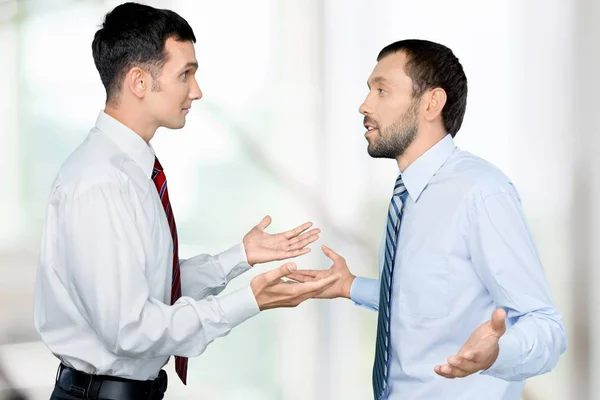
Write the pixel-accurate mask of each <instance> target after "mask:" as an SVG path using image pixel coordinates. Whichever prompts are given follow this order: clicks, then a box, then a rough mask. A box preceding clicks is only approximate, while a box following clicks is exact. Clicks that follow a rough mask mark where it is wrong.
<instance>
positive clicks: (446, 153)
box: [402, 134, 456, 202]
mask: <svg viewBox="0 0 600 400" xmlns="http://www.w3.org/2000/svg"><path fill="white" fill-rule="evenodd" d="M455 149H456V145H455V144H454V141H453V140H452V135H449V134H448V135H446V136H444V138H443V139H442V140H440V141H439V142H437V143H436V144H435V145H433V147H431V148H430V149H429V150H427V151H426V152H425V153H423V154H422V155H421V156H420V157H419V158H417V159H416V160H415V161H414V162H413V163H412V164H410V165H409V166H408V168H406V170H404V172H402V181H403V182H404V186H406V190H407V191H408V194H409V195H410V198H411V199H412V200H413V201H414V202H416V201H417V200H418V199H419V196H421V193H422V192H423V190H425V187H426V186H427V184H428V183H429V181H430V180H431V178H433V176H434V175H435V173H436V172H437V171H438V170H439V169H440V168H441V167H442V165H444V163H445V162H446V160H448V158H450V155H451V154H452V153H453V152H454V150H455Z"/></svg>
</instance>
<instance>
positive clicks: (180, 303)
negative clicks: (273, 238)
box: [34, 112, 259, 380]
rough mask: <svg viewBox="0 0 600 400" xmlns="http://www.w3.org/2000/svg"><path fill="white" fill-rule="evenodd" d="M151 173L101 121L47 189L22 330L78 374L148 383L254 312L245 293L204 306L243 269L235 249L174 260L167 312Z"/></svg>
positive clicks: (163, 249) (137, 149)
mask: <svg viewBox="0 0 600 400" xmlns="http://www.w3.org/2000/svg"><path fill="white" fill-rule="evenodd" d="M153 166H154V151H153V149H152V147H151V146H150V145H148V144H147V143H146V142H145V141H144V140H143V139H141V138H140V137H139V136H138V135H137V134H135V133H134V132H133V131H132V130H130V129H129V128H127V127H126V126H125V125H123V124H121V123H120V122H118V121H117V120H115V119H113V118H112V117H110V116H108V115H107V114H105V113H104V112H101V113H100V115H99V116H98V119H97V122H96V126H95V128H93V129H92V130H91V131H90V133H89V136H88V137H87V138H86V139H85V141H84V142H83V143H82V144H81V145H80V146H79V147H78V148H77V149H76V150H75V151H74V152H73V153H72V154H71V155H70V157H69V158H68V159H67V160H66V162H65V163H64V165H63V166H62V167H61V169H60V171H59V173H58V176H57V178H56V180H55V182H54V184H53V187H52V192H51V195H50V199H49V202H48V207H47V215H46V220H45V224H44V229H43V235H42V244H41V254H40V263H39V266H38V272H37V278H36V287H35V306H34V307H35V309H34V319H35V326H36V329H37V330H38V332H39V333H40V335H41V337H42V340H43V341H44V343H45V344H46V346H47V347H48V348H49V349H50V351H51V352H52V353H54V354H55V355H56V356H57V357H58V358H59V359H60V360H61V361H62V362H63V363H64V364H66V365H68V366H70V367H72V368H75V369H77V370H79V371H83V372H87V373H90V374H102V375H112V376H119V377H124V378H130V379H137V380H147V379H153V378H155V377H156V376H157V374H158V371H159V370H160V368H161V367H162V366H163V365H164V364H166V362H167V361H168V359H169V357H170V356H172V355H178V356H188V357H193V356H197V355H199V354H201V353H202V352H203V351H204V349H205V348H206V346H207V345H208V344H209V343H211V342H212V341H213V340H214V339H216V338H218V337H220V336H224V335H226V334H228V333H229V331H230V330H231V329H232V328H233V327H235V326H236V325H238V324H240V323H241V322H243V321H245V320H246V319H248V318H250V317H252V316H254V315H255V314H257V313H258V312H259V309H258V305H257V303H256V299H255V298H254V295H253V293H252V290H251V289H250V287H246V288H244V289H241V290H238V291H235V292H233V293H230V294H227V295H223V296H220V297H214V296H215V295H217V294H219V293H220V292H221V291H222V290H223V289H224V288H225V286H226V285H227V283H228V282H229V281H230V280H231V279H233V278H235V277H236V276H238V275H240V274H241V273H243V272H244V271H246V270H248V269H249V268H250V265H248V264H247V260H246V254H245V250H244V248H243V244H239V245H237V246H234V247H233V248H231V249H229V250H227V251H225V252H223V253H221V254H218V255H216V256H210V255H205V254H202V255H198V256H196V257H193V258H190V259H188V260H181V285H182V297H181V298H179V299H178V300H177V302H176V303H175V304H173V305H170V296H171V273H172V268H173V266H172V262H173V258H172V257H173V243H172V239H171V232H170V229H169V225H168V223H167V218H166V215H165V210H164V208H163V206H162V204H161V202H160V198H159V195H158V192H157V190H156V187H155V185H154V182H153V181H152V179H151V173H152V169H153ZM167 178H168V173H167ZM175 211H176V210H175ZM175 216H177V214H176V212H175Z"/></svg>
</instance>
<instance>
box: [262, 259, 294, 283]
mask: <svg viewBox="0 0 600 400" xmlns="http://www.w3.org/2000/svg"><path fill="white" fill-rule="evenodd" d="M297 268H298V267H297V266H296V264H294V263H285V264H283V265H281V266H279V267H278V268H275V269H273V270H271V271H267V272H265V273H264V274H263V276H264V277H265V280H266V281H267V282H277V281H279V280H281V278H283V277H284V276H288V275H289V274H291V273H292V272H294V271H295V270H296V269H297Z"/></svg>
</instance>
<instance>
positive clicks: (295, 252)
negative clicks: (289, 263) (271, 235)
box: [285, 247, 311, 258]
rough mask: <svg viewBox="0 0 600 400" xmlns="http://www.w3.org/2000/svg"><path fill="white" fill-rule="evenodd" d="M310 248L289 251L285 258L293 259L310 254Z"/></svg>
mask: <svg viewBox="0 0 600 400" xmlns="http://www.w3.org/2000/svg"><path fill="white" fill-rule="evenodd" d="M310 251H311V250H310V247H305V248H303V249H300V250H291V251H288V252H286V253H285V258H294V257H299V256H302V255H304V254H307V253H310Z"/></svg>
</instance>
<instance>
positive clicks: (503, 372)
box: [482, 308, 567, 381]
mask: <svg viewBox="0 0 600 400" xmlns="http://www.w3.org/2000/svg"><path fill="white" fill-rule="evenodd" d="M499 345H500V353H499V354H498V358H497V359H496V361H495V363H494V364H493V365H492V366H491V367H490V368H489V369H488V370H486V371H484V372H482V373H483V374H485V375H490V376H493V377H496V378H500V379H504V380H507V381H521V380H524V379H527V378H530V377H532V376H536V375H540V374H544V373H546V372H549V371H550V370H552V369H553V368H554V367H555V366H556V364H557V362H558V359H559V357H560V355H561V354H562V353H563V352H564V351H565V350H566V347H567V339H566V334H565V327H564V324H563V322H562V320H561V318H560V315H559V314H558V313H557V312H556V310H554V309H551V308H550V309H548V310H543V311H536V312H532V313H529V314H527V315H524V316H523V317H521V318H519V319H518V321H517V322H516V324H515V325H513V326H512V327H511V328H509V329H508V330H507V332H506V333H505V334H504V335H503V336H502V338H501V339H500V342H499Z"/></svg>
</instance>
